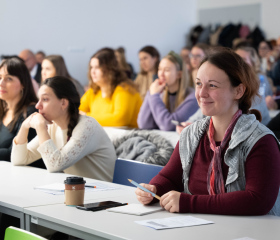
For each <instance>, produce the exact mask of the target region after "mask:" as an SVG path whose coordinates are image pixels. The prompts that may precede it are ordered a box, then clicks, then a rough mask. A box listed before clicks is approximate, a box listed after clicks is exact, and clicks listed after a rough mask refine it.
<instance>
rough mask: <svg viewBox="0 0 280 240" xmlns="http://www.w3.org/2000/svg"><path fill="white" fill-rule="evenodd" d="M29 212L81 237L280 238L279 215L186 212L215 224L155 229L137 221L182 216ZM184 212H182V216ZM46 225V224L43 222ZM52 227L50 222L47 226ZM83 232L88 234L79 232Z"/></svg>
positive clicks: (55, 209) (56, 209)
mask: <svg viewBox="0 0 280 240" xmlns="http://www.w3.org/2000/svg"><path fill="white" fill-rule="evenodd" d="M133 196H134V195H131V194H130V197H128V196H122V197H115V198H114V197H111V198H108V199H106V200H115V201H120V202H124V199H129V201H128V202H135V201H136V197H135V198H133ZM25 214H30V215H32V216H34V217H37V218H39V219H38V222H39V224H40V219H44V220H46V221H48V222H50V223H52V224H53V227H54V229H55V227H57V228H56V230H60V228H59V226H64V227H67V228H69V229H68V230H65V229H64V231H67V232H68V231H69V230H73V232H74V233H75V230H76V233H77V235H76V236H77V237H81V238H82V239H93V236H92V235H94V236H95V237H97V238H96V239H98V237H100V238H101V239H103V238H105V239H115V240H116V239H135V240H143V239H161V240H165V239H168V240H170V239H176V240H179V239H197V240H200V239H201V240H202V239H203V240H205V239H209V240H211V239H215V240H217V239H223V240H226V239H231V240H232V239H236V238H242V237H250V238H252V239H258V240H261V239H263V240H267V239H270V240H274V239H275V240H276V239H277V240H279V236H280V218H279V217H275V216H268V215H265V216H256V217H246V216H245V217H241V216H219V215H207V214H184V215H186V216H194V217H199V218H202V219H206V220H209V221H214V224H209V225H202V226H195V227H184V228H174V229H166V230H154V229H151V228H148V227H145V226H142V225H139V224H136V223H135V222H134V221H139V220H147V219H154V218H166V217H174V216H178V214H174V213H173V214H172V213H169V212H167V211H161V212H157V213H153V214H149V215H144V216H134V215H127V214H120V213H113V212H107V211H106V210H103V211H98V212H90V211H83V210H78V209H76V208H71V207H67V206H65V205H63V204H56V205H48V206H41V207H31V208H26V209H25ZM182 215H183V214H180V216H182ZM42 225H44V224H42ZM46 226H48V225H46ZM79 231H81V232H83V233H86V234H88V235H79V234H78V232H79Z"/></svg>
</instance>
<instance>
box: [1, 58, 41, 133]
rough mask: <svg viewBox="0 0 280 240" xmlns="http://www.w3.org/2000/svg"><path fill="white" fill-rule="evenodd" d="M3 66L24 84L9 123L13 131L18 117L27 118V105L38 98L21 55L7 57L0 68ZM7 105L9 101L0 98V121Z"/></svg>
mask: <svg viewBox="0 0 280 240" xmlns="http://www.w3.org/2000/svg"><path fill="white" fill-rule="evenodd" d="M1 68H5V69H6V71H7V73H8V74H9V75H11V76H15V77H17V78H18V79H19V81H20V83H21V85H22V86H23V89H22V91H21V93H20V94H21V99H20V100H19V102H18V103H17V104H16V108H15V111H14V118H13V120H12V121H11V122H10V123H9V125H8V129H9V131H11V132H12V131H13V129H14V127H15V124H16V122H17V121H18V119H19V118H20V117H21V116H23V117H24V118H26V114H27V107H28V106H30V105H32V104H34V105H35V104H36V102H37V101H38V99H37V97H36V94H35V92H34V88H33V85H32V80H31V76H30V73H29V71H28V69H27V67H26V65H25V63H24V61H23V60H22V59H20V58H19V57H11V58H7V59H5V60H3V61H2V63H1V64H0V69H1ZM7 107H8V106H7V103H6V102H5V101H4V100H2V99H0V121H3V118H4V116H5V114H6V112H7V110H8V108H7Z"/></svg>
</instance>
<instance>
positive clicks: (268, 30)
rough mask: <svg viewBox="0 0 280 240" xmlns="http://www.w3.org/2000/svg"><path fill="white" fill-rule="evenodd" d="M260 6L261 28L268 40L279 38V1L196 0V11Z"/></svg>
mask: <svg viewBox="0 0 280 240" xmlns="http://www.w3.org/2000/svg"><path fill="white" fill-rule="evenodd" d="M255 3H260V4H261V8H262V9H261V26H260V27H261V28H262V30H263V31H264V32H265V34H266V37H267V38H268V39H272V38H275V39H276V38H278V37H279V36H280V27H279V23H280V21H279V9H280V1H275V0H234V1H232V0H211V1H209V0H197V11H199V10H200V9H211V8H220V7H231V6H242V5H248V4H255Z"/></svg>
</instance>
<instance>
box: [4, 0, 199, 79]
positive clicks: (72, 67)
mask: <svg viewBox="0 0 280 240" xmlns="http://www.w3.org/2000/svg"><path fill="white" fill-rule="evenodd" d="M0 11H1V13H0V22H1V32H0V36H1V37H0V54H18V53H19V52H20V51H21V50H22V49H25V48H29V49H31V50H32V51H34V52H36V51H38V50H43V51H45V52H46V53H47V54H61V55H62V56H63V57H64V58H65V60H66V65H67V66H68V69H69V72H70V74H71V75H72V76H73V77H74V78H77V79H78V80H79V81H80V82H81V83H82V84H86V83H87V65H88V62H89V59H90V57H91V55H93V54H94V53H95V52H96V51H97V50H98V49H100V48H102V47H105V46H106V47H112V48H117V47H119V46H124V47H125V49H126V56H127V59H128V61H129V62H131V63H132V64H133V66H134V68H135V69H136V70H138V57H137V55H138V51H139V49H140V48H142V47H143V46H145V45H148V44H149V45H154V46H155V47H157V48H158V50H159V51H160V53H161V55H162V56H164V55H165V54H167V53H168V52H169V51H170V50H171V49H172V50H174V51H177V52H179V51H180V49H181V47H183V45H185V38H186V35H187V34H188V33H189V31H190V28H191V27H192V26H193V25H195V24H196V0H188V1H185V0H172V1H170V0H138V1H132V0H79V1H78V0H40V1H38V0H24V1H19V0H0Z"/></svg>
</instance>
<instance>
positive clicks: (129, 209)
mask: <svg viewBox="0 0 280 240" xmlns="http://www.w3.org/2000/svg"><path fill="white" fill-rule="evenodd" d="M161 210H163V208H162V207H160V206H146V205H142V204H137V203H131V204H128V205H125V206H121V207H114V208H109V209H107V211H108V212H116V213H124V214H132V215H137V216H142V215H146V214H150V213H154V212H158V211H161Z"/></svg>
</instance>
